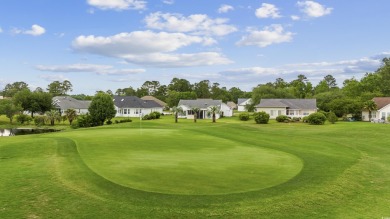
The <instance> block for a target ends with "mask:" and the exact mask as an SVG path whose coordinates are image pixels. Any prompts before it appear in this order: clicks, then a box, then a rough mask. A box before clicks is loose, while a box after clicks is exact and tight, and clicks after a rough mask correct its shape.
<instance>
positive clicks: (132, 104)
mask: <svg viewBox="0 0 390 219" xmlns="http://www.w3.org/2000/svg"><path fill="white" fill-rule="evenodd" d="M113 100H114V105H115V109H116V117H140V116H143V115H146V114H149V113H151V112H159V113H162V112H163V106H161V105H160V104H159V103H157V102H156V101H154V100H142V99H141V98H139V97H136V96H114V97H113Z"/></svg>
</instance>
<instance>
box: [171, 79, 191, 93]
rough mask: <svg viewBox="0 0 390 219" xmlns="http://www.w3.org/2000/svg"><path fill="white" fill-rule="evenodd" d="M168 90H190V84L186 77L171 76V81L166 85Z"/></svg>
mask: <svg viewBox="0 0 390 219" xmlns="http://www.w3.org/2000/svg"><path fill="white" fill-rule="evenodd" d="M168 90H169V91H176V92H191V91H192V85H191V83H190V82H189V81H187V80H186V79H179V78H173V79H172V81H171V83H170V84H169V85H168Z"/></svg>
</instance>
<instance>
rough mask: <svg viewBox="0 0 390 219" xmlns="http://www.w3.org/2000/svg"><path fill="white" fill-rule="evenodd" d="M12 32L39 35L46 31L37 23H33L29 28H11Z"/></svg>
mask: <svg viewBox="0 0 390 219" xmlns="http://www.w3.org/2000/svg"><path fill="white" fill-rule="evenodd" d="M11 32H12V33H13V34H27V35H32V36H40V35H42V34H44V33H45V32H46V30H45V28H43V27H41V26H39V25H38V24H34V25H32V26H31V29H30V30H21V29H18V28H13V29H12V30H11Z"/></svg>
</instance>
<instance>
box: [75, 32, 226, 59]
mask: <svg viewBox="0 0 390 219" xmlns="http://www.w3.org/2000/svg"><path fill="white" fill-rule="evenodd" d="M213 43H214V41H213V39H210V38H209V37H199V36H190V35H186V34H183V33H167V32H159V33H155V32H152V31H135V32H131V33H121V34H117V35H114V36H109V37H98V36H93V35H91V36H79V37H77V38H76V39H75V40H74V41H73V44H72V46H73V48H74V49H75V50H76V51H79V52H85V53H91V54H97V55H103V56H108V57H116V58H121V59H124V60H126V61H127V62H131V63H136V64H142V65H147V66H164V67H179V66H183V67H186V66H199V65H217V64H228V63H230V62H231V61H230V60H229V59H227V58H225V57H223V55H221V54H220V53H216V52H210V53H193V54H191V53H190V54H173V52H175V51H176V50H178V49H180V48H183V47H187V46H190V45H192V44H202V45H210V44H213Z"/></svg>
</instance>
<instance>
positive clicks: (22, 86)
mask: <svg viewBox="0 0 390 219" xmlns="http://www.w3.org/2000/svg"><path fill="white" fill-rule="evenodd" d="M22 90H29V89H28V84H26V83H25V82H23V81H18V82H14V83H12V84H7V85H5V87H4V90H3V96H5V97H13V96H14V95H15V94H16V93H18V92H19V91H22Z"/></svg>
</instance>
